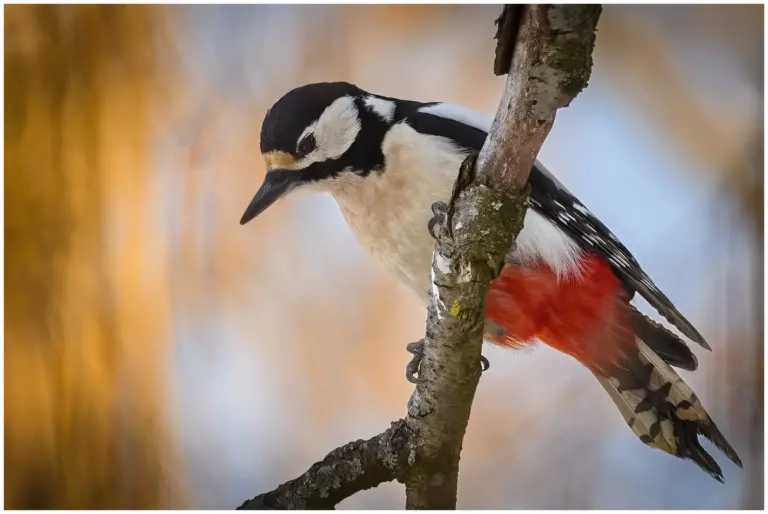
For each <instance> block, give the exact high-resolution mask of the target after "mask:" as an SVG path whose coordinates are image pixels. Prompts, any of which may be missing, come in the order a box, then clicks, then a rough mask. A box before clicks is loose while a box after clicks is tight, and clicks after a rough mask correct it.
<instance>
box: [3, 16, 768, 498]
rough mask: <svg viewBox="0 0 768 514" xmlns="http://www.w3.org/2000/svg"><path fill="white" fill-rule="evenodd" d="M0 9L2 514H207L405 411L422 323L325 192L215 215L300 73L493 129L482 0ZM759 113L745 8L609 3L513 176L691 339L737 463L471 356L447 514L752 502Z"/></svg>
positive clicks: (548, 371) (488, 35)
mask: <svg viewBox="0 0 768 514" xmlns="http://www.w3.org/2000/svg"><path fill="white" fill-rule="evenodd" d="M4 12H5V18H4V20H5V21H4V25H5V77H6V78H5V99H6V102H5V105H6V110H5V149H6V152H5V170H6V171H5V190H6V196H5V209H4V213H5V243H6V246H5V248H6V252H5V259H6V260H5V286H6V289H5V505H6V507H9V508H120V507H125V508H157V507H168V508H188V507H197V508H232V507H235V506H237V505H239V504H240V503H241V502H242V501H243V500H245V499H247V498H249V497H252V496H254V495H256V494H257V493H261V492H264V491H267V490H269V489H272V488H273V487H275V486H277V485H278V484H280V483H282V482H284V481H286V480H288V479H291V478H294V477H295V476H297V475H299V474H300V473H302V472H303V471H304V470H305V469H306V468H307V467H308V466H309V465H310V464H311V463H313V462H315V461H316V460H318V459H320V458H322V457H323V456H324V455H325V454H326V453H327V452H328V451H330V450H331V449H332V448H334V447H336V446H338V445H341V444H344V443H346V442H348V441H350V440H353V439H358V438H368V437H371V436H373V435H375V434H377V433H379V432H380V431H382V430H384V429H385V428H386V427H388V423H389V422H390V421H391V420H393V419H396V418H398V417H401V416H403V415H404V414H405V410H406V402H407V399H408V397H409V395H410V394H411V392H412V389H413V388H412V386H411V385H410V384H408V383H407V382H406V381H405V379H404V376H403V373H404V366H405V364H406V362H407V361H408V360H409V357H410V355H409V354H407V353H406V351H405V344H406V343H407V342H410V341H414V340H417V339H419V338H420V337H421V336H422V334H423V330H424V320H425V312H424V309H423V308H422V307H421V305H420V304H419V302H417V301H416V300H414V299H413V298H411V297H410V293H408V292H407V291H405V290H404V289H401V288H400V286H398V285H397V284H396V283H395V282H394V279H392V278H390V277H389V276H387V275H386V274H384V273H383V272H381V271H380V270H379V269H377V268H376V267H375V266H374V265H373V264H372V263H371V262H370V261H369V260H368V258H367V257H366V256H365V255H364V253H363V251H362V250H361V249H360V248H359V247H358V245H357V243H356V242H355V240H354V239H353V237H352V236H351V235H350V233H349V231H348V230H347V227H346V225H345V223H344V221H343V219H342V217H341V215H340V213H339V211H338V209H337V207H336V205H335V203H334V202H333V201H332V200H331V199H330V198H329V197H325V196H303V197H302V196H297V197H296V198H289V199H287V200H285V201H283V202H281V203H279V204H278V205H276V206H274V207H273V208H271V209H270V210H269V211H268V212H267V213H266V214H264V215H263V216H261V217H259V219H258V220H257V222H255V223H251V224H249V225H247V226H245V227H241V226H240V225H239V224H238V221H239V218H240V216H241V214H242V212H243V210H244V208H245V207H246V205H247V204H248V202H249V201H250V199H251V196H252V194H253V193H254V192H255V191H256V188H257V187H258V186H259V184H260V183H261V179H262V175H263V173H264V167H263V163H262V162H261V160H260V158H259V154H258V140H259V131H260V124H261V120H262V118H263V116H264V113H265V111H266V109H267V108H268V107H269V106H270V105H271V103H273V102H274V101H275V100H277V98H279V97H280V96H281V95H282V94H283V93H285V92H286V91H287V90H289V89H291V88H293V87H295V86H297V85H300V84H303V83H307V82H315V81H325V80H346V81H350V82H354V83H356V84H358V85H359V86H361V87H362V88H364V89H367V90H369V91H373V92H377V93H380V94H384V95H388V96H395V97H400V98H408V99H415V100H423V101H436V100H440V101H449V102H454V103H460V104H463V105H465V106H467V107H470V108H473V109H476V110H479V111H482V112H485V113H487V114H488V115H490V116H492V115H493V114H494V113H495V110H496V106H497V102H498V99H499V96H500V93H501V90H502V87H503V83H504V80H505V79H504V77H494V76H493V74H492V62H493V51H494V43H495V42H494V40H493V34H494V32H495V27H494V23H493V22H494V20H495V18H496V17H497V16H498V14H499V13H500V12H501V7H500V6H440V5H432V6H417V5H412V6H408V5H387V6H376V5H360V6H350V5H337V6H319V5H317V6H288V5H284V6H268V5H261V6H175V7H163V6H86V5H81V6H22V5H13V6H7V7H6V8H5V10H4ZM762 113H763V7H762V6H714V5H713V6H693V5H690V6H664V7H660V6H607V7H606V8H605V10H604V13H603V16H602V18H601V21H600V23H599V26H598V37H597V46H596V48H595V53H594V70H593V75H592V79H591V81H590V85H589V87H588V88H587V89H586V90H585V91H584V92H583V93H582V94H581V95H579V96H578V98H577V99H576V100H575V101H574V102H573V104H572V105H571V106H570V107H569V108H567V109H564V110H562V111H560V113H559V114H558V118H557V122H556V123H555V127H554V129H553V131H552V133H551V135H550V136H549V138H548V139H547V141H546V143H545V145H544V148H543V150H542V152H541V154H540V156H539V157H540V159H541V160H542V162H543V163H544V164H545V165H546V166H547V167H548V168H550V169H551V170H553V171H554V172H555V173H557V174H558V175H559V177H560V178H561V180H562V181H563V182H564V183H565V184H566V185H568V186H569V187H570V188H571V189H572V190H573V191H574V192H575V193H576V194H577V195H578V196H579V197H580V198H581V199H582V201H583V202H584V203H585V204H586V205H587V206H589V207H590V208H591V209H592V210H593V211H594V212H595V213H596V214H597V215H598V216H600V217H601V218H602V219H603V221H604V222H605V223H606V224H607V225H608V226H609V227H611V229H612V230H613V231H614V232H615V233H616V234H617V235H618V236H619V237H620V238H621V239H622V240H623V241H624V242H625V243H626V245H627V246H628V247H629V248H630V249H631V250H632V251H633V252H634V254H635V256H636V257H637V258H638V260H639V261H640V262H641V263H642V264H643V265H644V267H645V268H646V270H647V271H648V272H649V273H650V275H651V276H652V277H654V279H655V280H656V282H657V284H658V285H659V286H661V288H662V289H663V290H665V291H666V292H667V294H668V295H669V296H670V297H671V298H672V299H673V301H674V302H675V303H676V304H677V306H678V307H679V308H680V310H681V311H682V312H683V313H685V314H686V316H688V317H689V318H690V319H691V320H692V321H693V323H694V324H695V325H696V326H697V327H698V328H699V329H700V330H701V332H702V333H703V334H704V335H705V337H706V338H707V339H708V341H709V342H710V343H711V345H712V347H713V349H714V350H713V352H712V353H707V352H705V351H700V349H699V348H696V349H695V351H696V353H697V354H698V356H699V359H700V363H701V365H700V368H699V370H698V371H697V372H695V373H688V372H682V373H681V375H682V376H683V377H684V378H685V379H686V380H687V381H689V383H690V384H691V385H692V386H693V388H694V389H695V390H696V392H697V393H698V395H699V397H700V398H701V399H702V402H703V403H704V404H705V406H706V407H707V408H708V410H709V411H710V413H711V414H712V416H713V418H714V419H715V420H716V421H717V423H718V425H719V426H720V428H721V430H722V431H723V432H724V433H725V434H726V436H727V437H728V439H729V440H730V441H731V443H732V444H733V446H734V447H735V448H736V450H737V451H738V452H739V453H740V455H741V456H742V459H743V460H744V462H745V468H744V470H743V471H742V470H739V469H738V468H736V467H735V466H733V465H732V464H730V463H729V462H727V461H726V459H725V458H723V457H721V456H720V455H717V459H718V460H719V462H720V463H721V465H723V470H724V473H725V476H726V484H725V485H720V484H717V483H716V482H713V481H712V479H711V478H709V477H708V476H707V475H706V474H704V473H703V472H701V471H700V470H699V469H698V468H696V467H695V466H694V465H693V464H691V463H690V462H684V461H680V460H678V459H675V458H673V457H670V456H668V455H665V454H663V453H662V452H659V451H652V450H650V449H648V448H647V447H645V446H644V445H643V444H641V443H640V442H639V441H638V440H637V439H636V438H635V437H634V435H633V434H632V433H631V431H630V430H629V429H628V428H627V427H626V425H625V424H624V422H623V420H622V419H621V416H620V415H619V413H618V411H617V410H616V409H615V407H614V406H613V404H612V402H611V401H610V399H609V397H608V396H607V395H606V394H605V393H604V391H603V390H602V388H601V387H599V386H598V384H597V382H596V381H595V380H594V378H593V377H592V376H591V375H590V374H589V373H588V372H587V371H586V370H584V369H582V368H580V367H579V366H578V365H577V364H576V363H575V362H573V361H572V360H571V359H570V358H568V357H565V356H563V355H559V354H557V353H555V352H554V351H551V350H549V349H548V348H539V349H537V350H536V351H533V352H513V351H509V350H503V349H499V348H486V349H484V353H485V355H486V356H487V357H488V358H489V359H490V360H491V361H492V364H493V365H492V366H491V368H490V370H489V371H488V372H487V373H485V374H484V375H483V379H482V381H481V383H480V387H479V390H478V393H477V397H476V400H475V404H474V407H473V413H472V418H471V421H470V425H469V430H468V433H467V437H466V440H465V444H464V451H463V456H462V464H461V474H460V484H459V502H458V505H459V507H460V508H494V509H504V508H530V509H563V508H573V509H597V508H600V509H606V508H612V509H613V508H643V509H655V508H669V509H675V508H698V509H703V508H706V509H731V508H753V509H754V508H762V507H763V329H762V327H763V318H762V316H763V268H762V263H763V256H762V254H763V117H762ZM641 307H642V309H643V310H644V311H646V312H650V310H649V309H648V308H647V306H646V305H644V304H641ZM707 448H708V449H711V448H712V447H711V445H707ZM403 505H404V488H403V486H402V485H400V484H397V483H390V484H384V485H382V486H380V487H378V488H376V489H374V490H370V491H366V492H363V493H360V494H358V495H356V496H353V497H352V498H349V499H347V500H345V501H344V502H343V503H342V504H341V505H340V507H341V508H362V509H366V508H395V509H397V508H402V506H403Z"/></svg>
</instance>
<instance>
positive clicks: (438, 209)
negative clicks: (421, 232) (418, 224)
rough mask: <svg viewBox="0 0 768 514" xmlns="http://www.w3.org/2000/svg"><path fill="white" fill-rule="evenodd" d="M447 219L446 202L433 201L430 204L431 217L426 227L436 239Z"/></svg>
mask: <svg viewBox="0 0 768 514" xmlns="http://www.w3.org/2000/svg"><path fill="white" fill-rule="evenodd" d="M447 221H448V204H447V203H445V202H435V203H433V204H432V218H431V219H430V220H429V224H428V225H427V229H428V230H429V234H430V235H431V236H432V237H433V238H435V239H437V238H438V237H439V236H440V233H441V231H442V229H443V227H445V225H446V223H447Z"/></svg>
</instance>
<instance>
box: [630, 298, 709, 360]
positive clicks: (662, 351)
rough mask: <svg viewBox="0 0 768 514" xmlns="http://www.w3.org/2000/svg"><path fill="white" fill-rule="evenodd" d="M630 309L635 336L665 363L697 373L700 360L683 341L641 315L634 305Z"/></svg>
mask: <svg viewBox="0 0 768 514" xmlns="http://www.w3.org/2000/svg"><path fill="white" fill-rule="evenodd" d="M629 309H630V310H629V313H630V319H631V322H632V325H633V327H634V329H635V334H637V337H639V338H640V339H642V340H643V341H645V343H646V344H647V345H648V346H649V347H650V349H651V350H653V351H654V352H655V353H656V354H657V355H658V356H659V357H661V358H662V359H663V360H664V362H666V363H667V364H669V365H670V366H675V367H676V368H680V369H684V370H686V371H695V370H696V368H698V367H699V361H698V359H696V356H695V355H694V354H693V352H692V351H691V349H690V348H688V345H687V344H685V342H684V341H683V340H682V339H680V338H679V337H677V336H676V335H675V334H674V333H672V332H670V331H669V330H667V329H666V328H665V327H664V326H663V325H661V324H659V323H656V322H655V321H653V320H652V319H651V318H649V317H648V316H646V315H644V314H642V313H640V311H638V310H637V309H636V308H635V307H634V306H633V305H629Z"/></svg>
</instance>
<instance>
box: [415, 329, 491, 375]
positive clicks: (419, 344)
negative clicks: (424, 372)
mask: <svg viewBox="0 0 768 514" xmlns="http://www.w3.org/2000/svg"><path fill="white" fill-rule="evenodd" d="M405 349H406V350H408V353H411V354H413V358H412V359H411V361H410V362H409V363H408V364H406V366H405V378H406V379H408V382H410V383H412V384H423V383H424V382H426V380H425V379H423V378H421V377H417V376H416V375H418V374H419V366H420V365H421V360H422V359H423V358H424V340H423V339H422V340H421V341H416V342H415V343H408V344H407V345H406V347H405ZM490 367H491V363H490V362H489V361H488V359H486V358H485V356H484V355H481V356H480V371H481V372H483V371H488V368H490Z"/></svg>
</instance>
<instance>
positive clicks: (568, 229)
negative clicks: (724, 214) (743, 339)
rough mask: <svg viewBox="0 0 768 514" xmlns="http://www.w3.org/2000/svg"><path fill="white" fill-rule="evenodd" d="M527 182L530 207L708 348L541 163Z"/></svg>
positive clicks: (626, 252) (627, 254)
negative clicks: (597, 257)
mask: <svg viewBox="0 0 768 514" xmlns="http://www.w3.org/2000/svg"><path fill="white" fill-rule="evenodd" d="M528 182H529V183H530V184H531V208H533V209H535V210H536V211H538V212H539V213H541V214H542V215H543V216H545V217H546V218H547V219H548V220H549V221H551V222H552V223H554V224H555V225H557V227H559V228H560V229H561V230H562V231H563V232H565V233H566V234H568V235H569V236H571V237H572V238H573V239H574V240H575V241H576V242H577V243H578V245H579V246H580V247H581V248H583V249H584V250H587V251H590V252H593V253H596V254H598V255H600V256H601V257H603V258H604V259H605V260H606V261H607V262H608V264H610V265H611V267H612V268H613V270H614V271H615V272H616V275H617V276H618V277H619V278H620V279H621V280H622V282H623V283H624V285H625V286H626V287H627V288H628V290H629V292H630V293H634V292H635V291H637V292H639V293H640V295H641V296H642V297H643V298H645V300H646V301H647V302H648V303H649V304H651V306H653V308H654V309H656V310H657V311H658V312H659V314H661V315H662V316H664V318H665V319H666V320H667V321H669V322H670V323H672V324H673V325H674V326H675V327H677V328H678V329H679V330H680V331H681V332H682V333H683V334H685V336H686V337H689V338H690V339H691V340H693V341H695V342H696V343H698V344H700V345H701V346H703V347H704V348H706V349H708V350H710V349H711V348H710V346H709V345H708V344H707V342H706V341H705V340H704V338H703V337H702V335H701V334H700V333H699V331H698V330H696V328H695V327H694V326H693V325H692V324H691V323H690V322H689V321H688V320H687V319H685V316H683V315H682V314H681V313H680V311H678V310H677V308H675V306H674V305H672V302H671V301H670V300H669V298H667V296H666V295H665V294H664V293H662V292H661V290H660V289H659V288H658V287H656V284H654V283H653V281H652V280H651V278H650V277H649V276H648V275H647V274H646V273H645V271H643V269H642V268H641V267H640V264H639V263H638V262H637V260H635V258H634V257H633V256H632V254H631V253H630V251H629V250H627V248H626V247H625V246H624V245H623V244H621V241H619V239H618V238H617V237H616V236H615V235H613V233H612V232H611V231H610V230H608V228H607V227H606V226H605V225H603V223H602V222H601V221H600V220H599V219H597V217H595V215H594V214H592V213H591V212H589V210H588V209H587V208H586V207H584V205H583V204H582V203H581V202H580V201H579V199H578V198H576V197H575V196H573V195H572V194H571V193H570V192H568V190H567V189H565V187H563V185H562V184H560V183H559V182H558V181H557V180H556V179H555V178H554V177H553V176H552V175H551V174H550V173H549V172H548V171H547V170H546V169H545V168H544V167H543V166H541V164H539V163H536V165H535V166H534V168H533V170H532V171H531V176H530V178H529V179H528Z"/></svg>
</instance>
